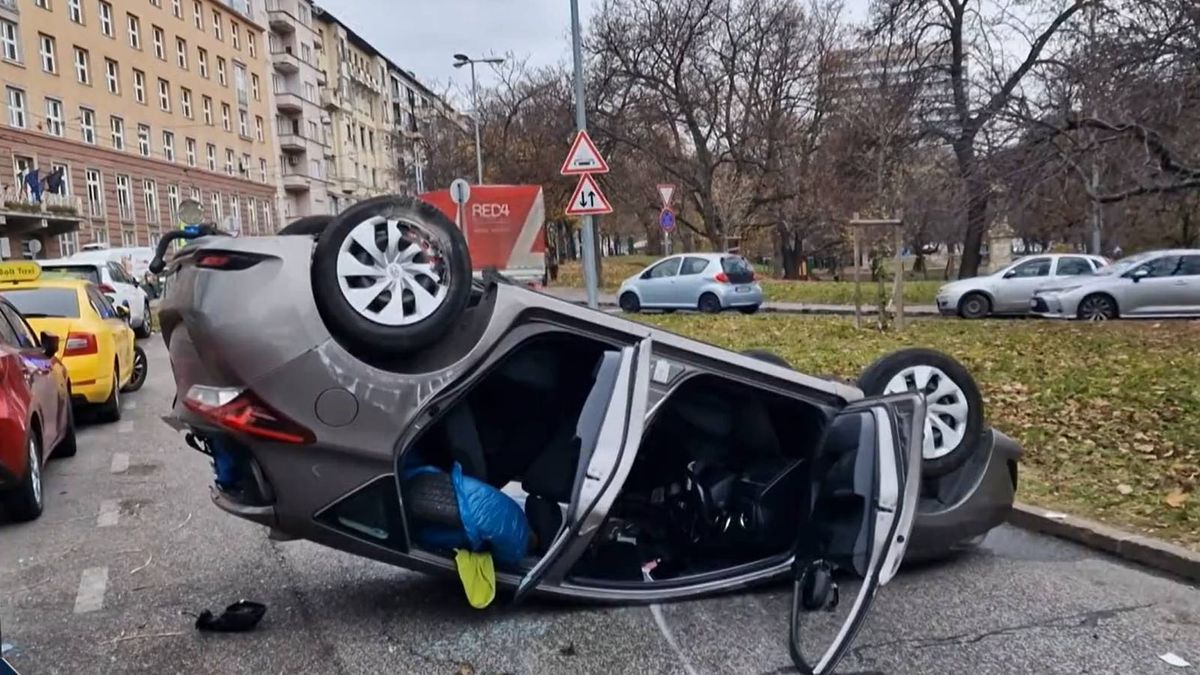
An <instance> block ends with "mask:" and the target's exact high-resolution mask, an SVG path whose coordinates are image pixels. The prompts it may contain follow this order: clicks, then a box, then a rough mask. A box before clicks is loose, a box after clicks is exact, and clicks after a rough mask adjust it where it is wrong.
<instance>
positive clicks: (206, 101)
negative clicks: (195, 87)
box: [200, 96, 213, 127]
mask: <svg viewBox="0 0 1200 675" xmlns="http://www.w3.org/2000/svg"><path fill="white" fill-rule="evenodd" d="M200 109H201V111H202V112H203V113H204V123H205V124H207V125H208V126H210V127H211V126H212V123H213V121H212V99H211V98H209V97H207V96H202V97H201V98H200Z"/></svg>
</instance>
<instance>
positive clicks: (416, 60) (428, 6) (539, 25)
mask: <svg viewBox="0 0 1200 675" xmlns="http://www.w3.org/2000/svg"><path fill="white" fill-rule="evenodd" d="M845 2H846V7H847V12H848V13H850V14H851V15H854V16H855V17H856V18H857V17H859V16H862V15H865V7H866V5H867V0H845ZM318 4H319V5H320V6H321V7H323V8H325V9H327V10H329V11H330V12H331V13H332V14H333V15H334V16H336V17H337V18H338V19H339V20H341V21H342V22H343V23H345V24H346V25H348V26H350V28H352V29H353V30H354V31H355V32H356V33H358V34H359V35H361V36H363V37H364V38H366V39H367V41H368V42H370V43H371V44H372V45H374V46H375V48H376V49H378V50H379V51H381V52H383V53H384V54H385V55H387V57H388V58H390V59H391V60H392V61H394V62H396V63H397V64H398V65H400V67H402V68H404V69H406V70H411V71H413V72H414V73H415V74H416V75H417V78H418V79H419V80H421V81H422V82H423V83H425V84H426V85H427V86H430V87H431V88H433V89H434V90H435V91H437V92H442V91H444V90H445V89H446V87H447V86H458V87H463V88H464V89H463V90H462V91H466V89H465V87H469V86H470V74H469V73H468V72H467V71H466V70H465V69H464V70H461V71H460V70H455V69H454V67H453V66H452V65H451V64H452V63H453V60H454V59H453V56H452V55H453V54H454V53H456V52H462V53H465V54H467V55H468V56H472V57H476V58H478V57H480V56H486V55H491V54H505V53H508V52H512V53H513V54H514V55H515V56H517V57H518V58H523V57H528V58H529V61H530V65H532V66H541V65H549V64H553V63H557V62H562V63H569V62H570V58H571V42H570V36H571V32H570V31H571V5H570V2H569V0H318ZM596 4H598V3H597V2H593V1H592V0H579V7H580V13H581V14H582V17H583V25H584V27H585V29H586V26H587V21H588V18H589V17H590V16H591V7H592V6H593V5H596ZM486 71H487V67H486V66H485V67H483V68H482V69H480V70H479V71H477V73H478V75H479V78H480V80H481V82H482V81H485V78H486V77H487V72H486ZM451 93H452V95H453V94H454V92H451Z"/></svg>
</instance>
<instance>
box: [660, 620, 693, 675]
mask: <svg viewBox="0 0 1200 675" xmlns="http://www.w3.org/2000/svg"><path fill="white" fill-rule="evenodd" d="M650 613H651V614H653V615H654V623H656V624H658V632H660V633H662V636H663V637H664V638H666V640H667V644H669V645H671V649H673V650H675V655H676V656H678V657H679V665H681V666H683V669H684V671H686V672H687V674H688V675H697V674H696V669H695V668H693V667H692V662H691V661H690V660H688V657H687V655H686V654H684V653H683V650H682V649H680V648H679V643H678V642H676V641H675V634H674V633H672V632H671V628H670V627H669V626H667V619H666V617H665V616H663V611H662V607H661V606H659V605H650Z"/></svg>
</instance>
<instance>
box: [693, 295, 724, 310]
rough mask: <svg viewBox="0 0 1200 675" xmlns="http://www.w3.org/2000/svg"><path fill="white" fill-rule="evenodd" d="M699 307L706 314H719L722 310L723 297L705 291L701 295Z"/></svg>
mask: <svg viewBox="0 0 1200 675" xmlns="http://www.w3.org/2000/svg"><path fill="white" fill-rule="evenodd" d="M697 307H698V308H699V310H700V311H701V312H704V313H705V314H719V313H720V312H721V309H722V307H721V299H720V298H718V297H717V296H715V295H713V294H712V293H705V294H704V295H701V296H700V302H699V303H697Z"/></svg>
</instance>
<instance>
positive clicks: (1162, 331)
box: [638, 314, 1200, 550]
mask: <svg viewBox="0 0 1200 675" xmlns="http://www.w3.org/2000/svg"><path fill="white" fill-rule="evenodd" d="M638 319H639V320H642V321H646V322H648V323H652V324H655V325H658V326H661V327H663V328H666V329H668V330H671V331H674V332H678V333H682V334H684V335H687V336H690V337H693V338H698V339H701V340H704V341H706V342H711V343H714V344H718V345H721V346H723V347H727V348H730V349H734V350H742V349H749V348H751V347H758V348H766V349H771V350H773V351H775V352H776V353H778V354H780V355H781V356H783V357H785V358H787V359H788V360H789V361H790V362H791V363H792V364H794V365H795V366H796V368H798V369H800V370H803V371H806V372H809V373H812V374H815V375H837V376H841V377H846V378H854V377H856V376H857V374H858V373H859V372H861V371H862V370H863V368H865V367H866V366H867V364H869V363H870V362H871V361H873V360H874V359H876V358H877V357H879V356H882V355H883V354H885V353H887V352H889V351H891V350H894V349H897V348H900V347H904V346H925V347H932V348H936V349H941V350H943V351H946V352H948V353H949V354H951V355H953V356H955V357H956V358H958V359H959V360H961V361H963V362H964V363H965V364H966V366H967V368H968V369H969V370H970V371H971V372H972V373H973V374H974V375H975V377H976V378H977V379H978V381H979V383H980V388H981V390H982V391H983V395H984V399H985V401H986V405H987V416H988V420H989V421H990V422H991V423H992V424H994V426H996V427H997V428H998V429H1000V430H1001V431H1003V432H1005V433H1007V434H1009V435H1010V436H1013V437H1014V438H1016V439H1018V440H1019V441H1020V442H1021V443H1022V444H1023V445H1024V446H1025V449H1026V455H1025V457H1024V459H1023V461H1022V466H1021V485H1020V488H1019V496H1018V498H1019V499H1021V500H1022V501H1025V502H1030V503H1033V504H1038V505H1041V506H1045V507H1049V508H1055V509H1060V510H1063V511H1068V512H1071V513H1074V514H1078V515H1084V516H1089V517H1092V518H1095V519H1097V520H1101V521H1104V522H1106V523H1110V524H1113V525H1116V526H1122V527H1126V528H1130V529H1134V530H1138V531H1141V532H1144V533H1147V534H1150V535H1153V536H1158V537H1162V538H1165V539H1169V540H1172V541H1174V542H1176V543H1180V544H1183V545H1185V546H1188V547H1190V548H1192V549H1195V550H1200V494H1198V488H1200V356H1198V354H1200V322H1191V323H1185V322H1161V323H1146V322H1137V323H1135V322H1128V323H1114V322H1109V323H1107V324H1104V325H1094V324H1075V323H1071V324H1067V323H1052V322H1045V321H1020V320H1014V321H973V322H965V321H946V320H936V319H935V320H922V321H917V322H916V323H915V325H911V326H910V327H909V329H908V330H907V331H905V332H904V333H894V332H892V333H880V332H878V331H875V330H869V329H864V330H855V328H854V325H853V321H852V320H849V319H845V318H841V317H814V316H794V315H793V316H787V315H776V316H763V315H757V316H752V317H746V316H741V315H736V314H725V315H719V316H702V315H671V316H665V315H640V316H639V317H638Z"/></svg>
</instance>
